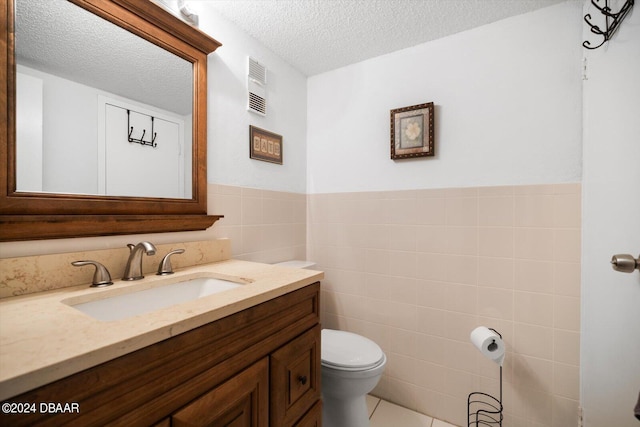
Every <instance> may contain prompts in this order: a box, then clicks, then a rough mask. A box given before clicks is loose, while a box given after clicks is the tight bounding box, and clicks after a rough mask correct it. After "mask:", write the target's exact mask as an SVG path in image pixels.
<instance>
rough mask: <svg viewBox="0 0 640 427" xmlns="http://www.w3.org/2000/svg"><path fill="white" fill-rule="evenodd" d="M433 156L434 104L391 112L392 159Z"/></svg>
mask: <svg viewBox="0 0 640 427" xmlns="http://www.w3.org/2000/svg"><path fill="white" fill-rule="evenodd" d="M433 155H434V149H433V102H427V103H426V104H418V105H412V106H410V107H403V108H396V109H394V110H391V159H393V160H396V159H411V158H414V157H423V156H433Z"/></svg>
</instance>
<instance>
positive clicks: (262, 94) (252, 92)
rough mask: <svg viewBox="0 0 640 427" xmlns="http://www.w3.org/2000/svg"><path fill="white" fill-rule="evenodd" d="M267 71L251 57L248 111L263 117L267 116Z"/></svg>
mask: <svg viewBox="0 0 640 427" xmlns="http://www.w3.org/2000/svg"><path fill="white" fill-rule="evenodd" d="M266 84H267V69H266V67H265V66H264V65H262V64H260V63H259V62H258V61H256V60H255V59H253V58H251V57H249V61H248V68H247V110H249V111H251V112H252V113H256V114H259V115H261V116H266V115H267V96H266V94H267V91H266V88H265V86H266Z"/></svg>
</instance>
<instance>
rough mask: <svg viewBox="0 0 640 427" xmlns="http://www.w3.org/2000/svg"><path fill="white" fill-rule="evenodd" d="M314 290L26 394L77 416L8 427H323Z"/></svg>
mask: <svg viewBox="0 0 640 427" xmlns="http://www.w3.org/2000/svg"><path fill="white" fill-rule="evenodd" d="M319 292H320V285H319V283H315V284H312V285H309V286H306V287H304V288H301V289H299V290H296V291H293V292H290V293H288V294H286V295H283V296H281V297H278V298H275V299H273V300H270V301H267V302H264V303H262V304H259V305H257V306H254V307H251V308H248V309H246V310H243V311H240V312H238V313H235V314H233V315H230V316H228V317H225V318H223V319H220V320H217V321H215V322H212V323H209V324H207V325H204V326H201V327H199V328H197V329H193V330H191V331H188V332H185V333H182V334H179V335H176V336H174V337H172V338H169V339H167V340H164V341H161V342H159V343H157V344H154V345H151V346H149V347H145V348H143V349H141V350H138V351H136V352H133V353H130V354H128V355H125V356H122V357H119V358H117V359H114V360H111V361H109V362H106V363H103V364H101V365H98V366H96V367H93V368H91V369H88V370H85V371H82V372H79V373H77V374H75V375H72V376H70V377H67V378H63V379H61V380H59V381H56V382H54V383H51V384H48V385H45V386H43V387H40V388H38V389H35V390H32V391H30V392H27V393H24V394H22V395H19V396H16V397H14V398H11V399H7V401H9V402H32V403H37V404H38V405H39V403H40V402H57V403H62V404H63V405H64V403H78V405H79V413H71V414H68V413H67V414H42V413H35V414H21V415H15V414H1V415H0V425H12V426H20V425H25V426H27V425H28V426H33V425H43V426H47V425H50V426H60V425H79V426H104V425H123V426H164V427H169V426H204V425H208V426H229V427H241V426H242V427H244V426H252V427H266V426H272V427H289V426H297V427H312V426H316V427H320V426H321V413H322V410H321V409H322V402H321V400H320V392H321V384H320V378H321V375H320V325H319V313H320V310H319V309H320V307H319V304H320V294H319Z"/></svg>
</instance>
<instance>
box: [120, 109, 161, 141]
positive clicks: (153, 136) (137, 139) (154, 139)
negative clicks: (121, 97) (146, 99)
mask: <svg viewBox="0 0 640 427" xmlns="http://www.w3.org/2000/svg"><path fill="white" fill-rule="evenodd" d="M130 117H131V110H127V129H129V137H128V141H129V142H135V143H136V144H140V145H148V146H150V147H153V148H156V147H157V146H158V144H156V136H157V134H156V132H154V131H153V120H154V118H155V117H153V116H149V117H151V137H152V139H151V141H145V140H144V134H145V133H146V132H147V130H146V129H142V136H141V137H140V138H132V137H131V134H132V133H133V126H131V122H130Z"/></svg>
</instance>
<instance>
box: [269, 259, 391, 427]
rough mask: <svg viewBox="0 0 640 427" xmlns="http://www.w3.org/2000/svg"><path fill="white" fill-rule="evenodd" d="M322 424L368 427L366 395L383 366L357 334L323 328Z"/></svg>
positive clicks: (373, 347) (305, 264)
mask: <svg viewBox="0 0 640 427" xmlns="http://www.w3.org/2000/svg"><path fill="white" fill-rule="evenodd" d="M277 265H281V266H283V267H291V268H307V269H313V267H314V266H315V264H314V263H313V262H310V261H286V262H282V263H278V264H277ZM320 342H321V359H322V401H323V402H322V403H323V404H322V425H323V426H324V427H368V426H369V412H368V410H367V402H366V396H367V394H368V393H369V392H370V391H371V390H373V389H374V387H375V386H376V385H377V384H378V381H380V377H382V372H383V371H384V367H385V365H386V363H387V356H385V354H384V352H383V351H382V349H381V348H380V347H379V346H378V344H376V343H375V342H373V341H371V340H370V339H368V338H365V337H363V336H361V335H358V334H354V333H352V332H346V331H336V330H333V329H323V330H322V336H321V341H320Z"/></svg>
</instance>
